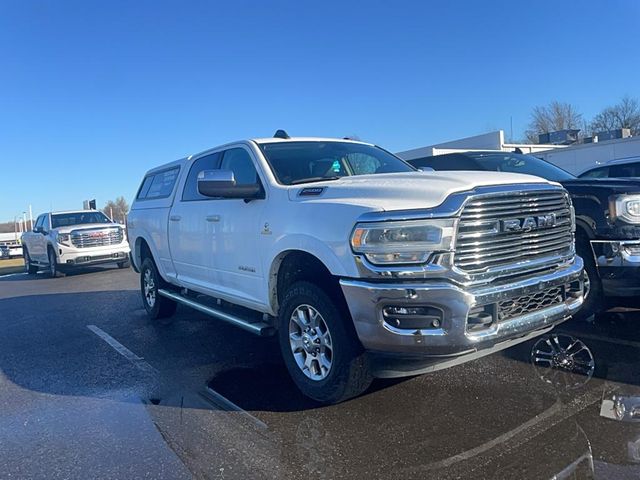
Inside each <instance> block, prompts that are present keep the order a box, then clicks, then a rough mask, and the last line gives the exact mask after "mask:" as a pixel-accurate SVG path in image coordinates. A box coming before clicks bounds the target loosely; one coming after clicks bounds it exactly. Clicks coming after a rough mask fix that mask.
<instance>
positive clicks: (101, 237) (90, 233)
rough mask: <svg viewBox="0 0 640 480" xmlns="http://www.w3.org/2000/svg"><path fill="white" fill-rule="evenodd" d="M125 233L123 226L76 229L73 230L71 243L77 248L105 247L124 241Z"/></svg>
mask: <svg viewBox="0 0 640 480" xmlns="http://www.w3.org/2000/svg"><path fill="white" fill-rule="evenodd" d="M123 239H124V233H123V231H122V229H121V228H119V227H116V228H100V229H93V230H92V229H88V230H74V231H73V232H71V244H72V245H73V246H74V247H76V248H91V247H105V246H109V245H118V244H120V243H122V240H123Z"/></svg>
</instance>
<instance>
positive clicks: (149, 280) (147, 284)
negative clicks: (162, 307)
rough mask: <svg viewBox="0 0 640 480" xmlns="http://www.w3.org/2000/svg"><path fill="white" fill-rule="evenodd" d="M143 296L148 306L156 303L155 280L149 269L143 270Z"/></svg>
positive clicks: (150, 306) (151, 306)
mask: <svg viewBox="0 0 640 480" xmlns="http://www.w3.org/2000/svg"><path fill="white" fill-rule="evenodd" d="M144 298H145V300H146V302H147V305H149V308H153V306H154V305H155V304H156V282H155V280H154V279H153V274H152V273H151V270H145V272H144Z"/></svg>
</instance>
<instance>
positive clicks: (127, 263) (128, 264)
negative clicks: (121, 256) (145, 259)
mask: <svg viewBox="0 0 640 480" xmlns="http://www.w3.org/2000/svg"><path fill="white" fill-rule="evenodd" d="M117 265H118V268H119V269H121V270H122V269H123V268H129V267H131V262H130V261H129V260H125V261H124V262H118V264H117Z"/></svg>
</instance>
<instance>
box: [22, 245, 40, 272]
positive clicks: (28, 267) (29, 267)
mask: <svg viewBox="0 0 640 480" xmlns="http://www.w3.org/2000/svg"><path fill="white" fill-rule="evenodd" d="M23 252H24V269H25V271H26V272H27V274H29V275H35V274H36V273H38V267H37V266H36V265H34V264H33V263H31V257H30V256H29V251H28V250H27V249H26V248H23Z"/></svg>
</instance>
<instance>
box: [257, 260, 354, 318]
mask: <svg viewBox="0 0 640 480" xmlns="http://www.w3.org/2000/svg"><path fill="white" fill-rule="evenodd" d="M302 280H304V281H307V282H310V283H313V284H315V285H317V286H319V287H321V288H323V289H324V290H325V291H326V292H327V293H328V294H331V295H336V294H337V295H339V297H338V298H342V299H343V300H344V297H343V294H342V290H341V289H340V284H339V283H338V277H337V276H335V275H333V274H332V273H331V271H330V270H329V268H328V267H327V266H326V265H325V263H324V262H323V261H322V260H321V259H320V258H318V257H317V256H315V255H314V254H312V253H310V252H307V251H305V250H298V249H288V250H284V251H282V252H280V253H279V254H277V255H276V256H275V258H274V259H273V261H272V262H271V267H270V269H269V304H270V306H271V310H272V311H273V312H274V313H275V314H276V315H277V314H278V311H279V308H280V304H281V302H282V297H283V295H284V292H286V290H287V288H288V287H289V286H290V285H292V284H293V283H295V282H297V281H302Z"/></svg>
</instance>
